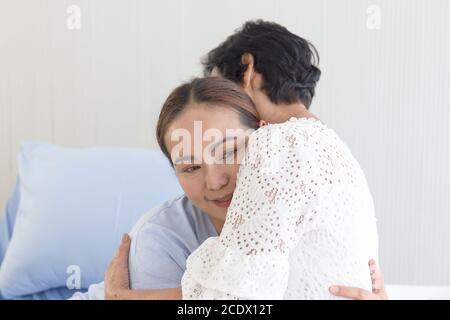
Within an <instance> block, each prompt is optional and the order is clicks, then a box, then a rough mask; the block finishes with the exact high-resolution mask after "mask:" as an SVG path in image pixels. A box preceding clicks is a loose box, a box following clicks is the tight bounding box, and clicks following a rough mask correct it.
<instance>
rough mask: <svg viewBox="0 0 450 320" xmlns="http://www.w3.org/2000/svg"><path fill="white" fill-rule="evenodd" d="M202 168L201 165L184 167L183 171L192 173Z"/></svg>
mask: <svg viewBox="0 0 450 320" xmlns="http://www.w3.org/2000/svg"><path fill="white" fill-rule="evenodd" d="M198 169H200V166H190V167H186V168H184V169H183V172H186V173H192V172H194V171H196V170H198Z"/></svg>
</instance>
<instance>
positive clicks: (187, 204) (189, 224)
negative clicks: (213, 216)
mask: <svg viewBox="0 0 450 320" xmlns="http://www.w3.org/2000/svg"><path fill="white" fill-rule="evenodd" d="M209 231H210V230H209V221H208V218H207V216H206V214H204V213H203V212H202V211H200V210H199V209H197V208H196V207H194V206H193V205H192V203H191V201H190V200H189V199H188V198H187V197H186V196H184V195H183V196H180V197H177V198H175V199H172V200H169V201H167V202H165V203H163V204H162V205H160V206H158V207H155V208H153V209H152V210H150V211H149V212H147V213H146V214H144V215H143V216H142V217H141V218H140V219H139V220H138V222H136V224H135V225H134V227H133V228H132V230H131V232H130V236H131V238H132V239H133V241H134V242H136V243H137V244H139V243H140V242H142V241H145V242H147V241H148V240H150V239H151V240H153V241H152V242H154V241H157V242H162V241H164V242H166V244H168V243H167V242H172V241H182V242H189V241H191V242H197V241H202V240H203V239H202V237H203V236H204V235H203V234H205V233H208V232H209Z"/></svg>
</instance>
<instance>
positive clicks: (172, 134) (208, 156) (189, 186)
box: [165, 103, 252, 232]
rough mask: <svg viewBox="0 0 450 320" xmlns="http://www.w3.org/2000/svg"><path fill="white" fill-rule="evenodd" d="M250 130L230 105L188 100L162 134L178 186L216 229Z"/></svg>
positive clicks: (227, 203)
mask: <svg viewBox="0 0 450 320" xmlns="http://www.w3.org/2000/svg"><path fill="white" fill-rule="evenodd" d="M251 131H252V130H251V129H249V128H247V127H245V126H244V125H243V124H242V123H241V121H240V119H239V115H238V113H237V112H236V111H235V110H233V109H231V108H227V107H222V106H208V105H205V104H202V103H200V104H198V103H191V104H189V105H188V106H187V107H186V108H185V110H184V111H183V112H182V113H181V114H180V115H178V117H177V118H176V119H175V120H174V121H173V122H172V123H171V125H170V126H169V129H168V130H167V133H166V136H165V143H166V146H167V150H168V151H169V152H170V154H171V156H172V162H173V164H174V168H175V172H176V175H177V177H178V180H179V182H180V184H181V187H182V188H183V190H184V192H185V194H186V196H187V197H188V198H189V199H190V200H191V202H192V203H193V205H194V206H196V207H197V208H199V209H201V210H202V211H203V212H205V213H207V214H208V215H209V217H210V219H211V222H212V223H213V224H214V226H215V227H216V229H217V230H218V232H220V229H221V228H222V226H223V223H224V221H225V217H226V213H227V209H228V207H229V206H230V202H231V198H232V196H233V192H234V189H235V187H236V176H237V173H238V170H239V163H240V162H241V160H242V158H243V154H244V152H245V147H246V143H247V137H248V135H249V133H251Z"/></svg>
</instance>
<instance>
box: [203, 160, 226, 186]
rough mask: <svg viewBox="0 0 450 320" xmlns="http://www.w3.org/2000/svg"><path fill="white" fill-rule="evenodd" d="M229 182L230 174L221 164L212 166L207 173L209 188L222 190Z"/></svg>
mask: <svg viewBox="0 0 450 320" xmlns="http://www.w3.org/2000/svg"><path fill="white" fill-rule="evenodd" d="M228 182H229V178H228V175H227V173H226V172H225V171H223V170H221V169H220V168H219V166H210V167H209V168H208V172H207V174H206V188H207V189H208V190H212V191H215V190H220V189H221V188H223V187H224V186H226V185H227V184H228Z"/></svg>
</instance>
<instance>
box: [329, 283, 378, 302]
mask: <svg viewBox="0 0 450 320" xmlns="http://www.w3.org/2000/svg"><path fill="white" fill-rule="evenodd" d="M330 292H331V293H332V294H333V295H335V296H337V297H341V298H347V299H352V300H374V299H376V298H377V297H376V295H374V294H373V293H372V292H370V291H366V290H364V289H360V288H355V287H345V286H332V287H330Z"/></svg>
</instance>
